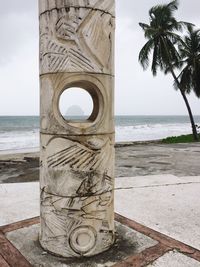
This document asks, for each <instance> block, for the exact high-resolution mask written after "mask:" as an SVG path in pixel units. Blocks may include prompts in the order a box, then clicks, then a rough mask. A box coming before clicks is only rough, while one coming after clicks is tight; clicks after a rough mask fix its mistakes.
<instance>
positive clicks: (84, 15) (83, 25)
mask: <svg viewBox="0 0 200 267" xmlns="http://www.w3.org/2000/svg"><path fill="white" fill-rule="evenodd" d="M70 2H71V4H70ZM81 2H88V3H89V4H83V3H81ZM40 3H41V7H40V10H41V15H40V63H41V64H40V73H41V74H45V73H57V72H66V71H67V72H83V71H84V72H89V73H106V74H114V64H113V59H114V38H113V36H114V28H115V21H114V18H113V16H112V15H111V14H110V13H109V10H110V9H112V8H113V7H114V1H113V0H112V1H111V0H103V1H53V0H43V1H40Z"/></svg>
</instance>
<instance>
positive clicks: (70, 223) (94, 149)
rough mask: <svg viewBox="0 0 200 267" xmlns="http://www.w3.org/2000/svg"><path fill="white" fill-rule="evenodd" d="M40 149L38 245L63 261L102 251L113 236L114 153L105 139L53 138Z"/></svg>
mask: <svg viewBox="0 0 200 267" xmlns="http://www.w3.org/2000/svg"><path fill="white" fill-rule="evenodd" d="M55 147H56V151H54V149H55ZM59 148H60V149H59ZM45 151H46V152H45V154H44V155H46V156H44V157H43V167H42V169H43V170H42V171H43V173H42V176H41V214H42V222H41V223H42V225H44V227H42V229H43V231H42V232H41V243H42V245H43V247H44V248H45V247H48V249H49V248H51V247H52V249H53V250H54V252H55V253H56V251H55V248H53V247H54V246H55V244H57V245H58V246H57V247H58V248H59V251H57V253H58V254H61V255H63V256H66V257H72V256H77V255H80V256H82V255H88V254H90V253H92V251H93V250H94V251H95V253H97V252H98V251H102V249H103V250H104V249H106V248H107V247H109V245H110V244H111V243H112V242H113V235H114V232H113V225H112V216H113V213H110V211H111V210H112V209H113V174H112V172H113V165H112V162H113V153H114V151H113V147H112V144H111V143H110V139H109V138H108V137H106V136H105V137H102V138H101V137H99V138H97V137H96V138H91V137H89V138H86V139H84V140H82V141H80V140H79V141H77V140H70V139H68V138H64V137H55V138H51V139H50V140H49V141H48V142H47V147H46V149H45ZM93 225H95V229H94V228H93ZM66 242H68V244H67V245H66ZM100 242H101V243H100ZM102 244H103V248H102Z"/></svg>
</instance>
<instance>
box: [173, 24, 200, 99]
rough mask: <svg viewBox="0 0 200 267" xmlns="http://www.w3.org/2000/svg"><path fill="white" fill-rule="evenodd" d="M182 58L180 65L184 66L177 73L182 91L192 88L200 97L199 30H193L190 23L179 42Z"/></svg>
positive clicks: (188, 91) (188, 90)
mask: <svg viewBox="0 0 200 267" xmlns="http://www.w3.org/2000/svg"><path fill="white" fill-rule="evenodd" d="M179 51H180V55H181V58H182V61H181V65H182V64H183V66H184V68H183V70H182V71H181V73H180V75H179V77H178V78H179V82H180V85H181V88H184V91H185V92H187V93H190V92H191V91H192V90H193V91H194V93H195V95H196V96H197V97H198V98H200V30H199V29H198V30H195V29H194V27H193V26H192V25H189V26H188V33H187V35H186V36H184V38H183V41H182V42H181V43H180V44H179Z"/></svg>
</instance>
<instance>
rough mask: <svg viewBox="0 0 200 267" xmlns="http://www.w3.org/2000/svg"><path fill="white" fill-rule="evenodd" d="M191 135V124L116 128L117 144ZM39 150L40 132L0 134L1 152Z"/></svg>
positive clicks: (142, 125) (35, 130) (36, 130)
mask: <svg viewBox="0 0 200 267" xmlns="http://www.w3.org/2000/svg"><path fill="white" fill-rule="evenodd" d="M189 133H191V126H190V124H189V123H180V124H141V125H135V126H116V142H124V141H146V140H156V139H162V138H165V137H168V136H177V135H182V134H189ZM29 148H30V149H31V148H39V130H38V129H34V130H32V131H24V132H23V131H19V132H17V131H13V132H4V133H0V151H4V150H15V149H29Z"/></svg>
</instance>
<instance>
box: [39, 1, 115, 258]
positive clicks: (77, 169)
mask: <svg viewBox="0 0 200 267" xmlns="http://www.w3.org/2000/svg"><path fill="white" fill-rule="evenodd" d="M114 10H115V3H114V0H39V12H40V15H39V16H40V87H41V162H40V164H41V169H40V188H41V232H40V243H41V245H42V247H43V248H44V249H45V250H47V251H49V252H52V253H54V254H56V255H59V256H63V257H81V256H92V255H95V254H98V253H100V252H103V251H105V250H107V249H108V248H109V247H110V246H111V245H112V244H113V242H114V207H113V206H114V203H113V198H114V112H113V110H114V108H113V102H114V100H113V98H114V29H115V13H114ZM73 87H80V88H82V89H83V90H86V91H87V92H88V93H89V94H90V96H91V97H92V99H93V104H94V108H93V112H92V114H91V116H90V117H89V118H88V119H87V120H85V121H73V120H67V119H65V118H64V117H62V115H61V112H60V110H59V98H60V96H61V94H62V93H63V91H64V90H68V88H73Z"/></svg>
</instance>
